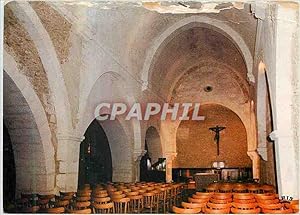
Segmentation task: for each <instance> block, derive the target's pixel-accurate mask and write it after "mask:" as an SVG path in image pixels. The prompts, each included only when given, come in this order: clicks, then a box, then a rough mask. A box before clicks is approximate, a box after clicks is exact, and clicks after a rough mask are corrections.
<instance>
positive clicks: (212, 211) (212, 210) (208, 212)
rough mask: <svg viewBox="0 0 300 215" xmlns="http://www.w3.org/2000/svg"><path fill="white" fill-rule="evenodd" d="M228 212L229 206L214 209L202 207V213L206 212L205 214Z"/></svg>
mask: <svg viewBox="0 0 300 215" xmlns="http://www.w3.org/2000/svg"><path fill="white" fill-rule="evenodd" d="M229 212H230V207H228V208H221V209H214V208H208V207H206V208H205V209H204V213H206V214H229Z"/></svg>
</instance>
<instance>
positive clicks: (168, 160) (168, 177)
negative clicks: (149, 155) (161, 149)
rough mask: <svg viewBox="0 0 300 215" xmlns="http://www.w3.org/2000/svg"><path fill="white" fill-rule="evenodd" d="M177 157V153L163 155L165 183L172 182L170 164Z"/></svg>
mask: <svg viewBox="0 0 300 215" xmlns="http://www.w3.org/2000/svg"><path fill="white" fill-rule="evenodd" d="M176 156H177V153H175V152H167V153H165V157H166V182H172V181H173V178H172V166H173V165H172V162H173V160H174V159H175V157H176Z"/></svg>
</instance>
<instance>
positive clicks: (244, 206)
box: [232, 202, 258, 210]
mask: <svg viewBox="0 0 300 215" xmlns="http://www.w3.org/2000/svg"><path fill="white" fill-rule="evenodd" d="M232 206H233V207H235V208H238V209H244V210H249V209H255V208H257V206H258V204H257V203H249V204H243V203H236V202H233V203H232Z"/></svg>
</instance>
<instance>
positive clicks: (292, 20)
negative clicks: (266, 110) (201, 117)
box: [270, 3, 300, 199]
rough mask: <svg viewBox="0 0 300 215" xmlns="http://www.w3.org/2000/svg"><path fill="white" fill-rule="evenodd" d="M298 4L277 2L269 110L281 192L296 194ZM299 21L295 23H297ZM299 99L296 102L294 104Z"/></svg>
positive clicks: (282, 193) (297, 160) (288, 194)
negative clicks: (271, 116) (274, 59)
mask: <svg viewBox="0 0 300 215" xmlns="http://www.w3.org/2000/svg"><path fill="white" fill-rule="evenodd" d="M297 11H298V12H299V6H298V7H297V6H296V5H295V4H288V3H285V4H284V3H282V4H278V5H277V10H276V12H277V13H276V17H275V21H276V22H275V32H276V38H275V45H276V48H275V50H276V61H275V63H276V67H275V68H276V69H275V75H273V77H272V85H271V86H273V88H272V89H271V94H272V95H273V96H272V98H273V101H272V108H273V110H272V112H273V120H274V131H273V132H272V133H271V134H270V137H271V138H272V140H274V144H275V158H276V172H277V183H278V192H279V195H280V196H290V197H293V198H294V199H295V198H296V199H298V198H299V193H298V191H299V178H298V176H299V175H298V163H299V156H298V152H299V151H298V150H299V148H298V147H299V130H298V129H299V68H300V65H299V55H297V53H299V42H300V41H299V18H298V12H297ZM297 23H298V24H297ZM297 103H298V104H297Z"/></svg>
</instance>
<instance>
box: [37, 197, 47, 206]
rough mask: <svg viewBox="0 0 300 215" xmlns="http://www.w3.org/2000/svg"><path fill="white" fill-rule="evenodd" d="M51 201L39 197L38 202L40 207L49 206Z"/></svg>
mask: <svg viewBox="0 0 300 215" xmlns="http://www.w3.org/2000/svg"><path fill="white" fill-rule="evenodd" d="M49 201H50V199H39V200H38V201H37V204H38V206H40V208H49Z"/></svg>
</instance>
